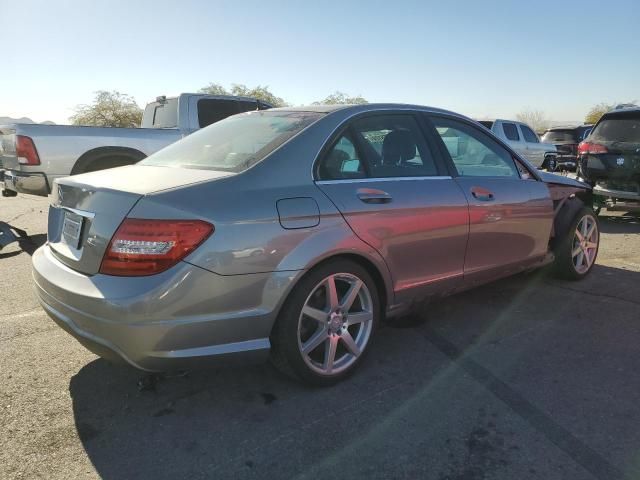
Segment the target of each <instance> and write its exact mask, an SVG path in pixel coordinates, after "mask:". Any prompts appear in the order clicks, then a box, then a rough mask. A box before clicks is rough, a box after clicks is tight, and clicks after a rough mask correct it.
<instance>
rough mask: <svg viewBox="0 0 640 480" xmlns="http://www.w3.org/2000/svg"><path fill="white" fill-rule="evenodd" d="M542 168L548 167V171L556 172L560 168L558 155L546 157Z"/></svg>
mask: <svg viewBox="0 0 640 480" xmlns="http://www.w3.org/2000/svg"><path fill="white" fill-rule="evenodd" d="M542 168H543V169H546V170H547V172H555V171H556V169H557V168H558V162H557V161H556V157H554V156H553V155H549V156H547V157H545V158H544V162H543V163H542Z"/></svg>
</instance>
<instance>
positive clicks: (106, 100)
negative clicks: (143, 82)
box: [70, 90, 142, 127]
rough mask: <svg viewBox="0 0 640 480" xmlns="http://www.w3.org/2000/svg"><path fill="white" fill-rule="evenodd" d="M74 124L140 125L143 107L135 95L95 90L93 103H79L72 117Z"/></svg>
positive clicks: (98, 125) (97, 125) (103, 125)
mask: <svg viewBox="0 0 640 480" xmlns="http://www.w3.org/2000/svg"><path fill="white" fill-rule="evenodd" d="M70 120H71V123H72V124H73V125H84V126H93V127H139V126H140V123H141V122H142V109H141V108H140V107H139V106H138V104H137V103H136V102H135V100H134V99H133V97H131V96H129V95H125V94H123V93H120V92H117V91H115V90H114V91H112V92H108V91H106V90H98V91H97V92H95V98H94V100H93V103H92V104H91V105H78V106H77V107H76V108H75V113H74V114H73V115H72V116H71V118H70Z"/></svg>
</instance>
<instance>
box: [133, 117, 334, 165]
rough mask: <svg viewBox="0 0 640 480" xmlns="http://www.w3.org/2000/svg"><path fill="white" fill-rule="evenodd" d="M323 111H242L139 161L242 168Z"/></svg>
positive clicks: (147, 163) (144, 163) (251, 163)
mask: <svg viewBox="0 0 640 480" xmlns="http://www.w3.org/2000/svg"><path fill="white" fill-rule="evenodd" d="M322 115H323V114H322V113H317V112H274V111H268V110H265V111H254V112H248V113H241V114H239V115H234V116H232V117H228V118H226V119H224V120H221V121H219V122H216V123H214V124H213V125H210V126H208V127H206V128H203V129H202V130H199V131H198V132H196V133H193V134H191V135H189V136H188V137H186V138H184V139H183V140H180V141H178V142H176V143H174V144H172V145H169V146H168V147H166V148H163V149H162V150H160V151H158V152H156V153H154V154H153V155H151V156H149V157H147V158H146V159H144V160H142V161H141V162H139V165H157V166H164V167H181V168H196V169H205V170H221V171H225V172H236V173H237V172H242V171H244V170H246V169H247V168H249V167H251V166H252V165H254V164H256V163H257V162H259V161H261V160H262V159H263V158H265V157H266V156H267V155H268V154H270V153H271V152H273V151H274V150H275V149H276V148H278V147H279V146H280V145H282V144H283V143H284V142H286V141H287V140H288V139H290V138H291V137H293V136H294V135H295V134H297V133H298V132H300V131H301V130H302V129H304V128H305V127H307V126H308V125H310V124H311V123H313V122H314V121H316V120H317V119H318V118H320V117H321V116H322Z"/></svg>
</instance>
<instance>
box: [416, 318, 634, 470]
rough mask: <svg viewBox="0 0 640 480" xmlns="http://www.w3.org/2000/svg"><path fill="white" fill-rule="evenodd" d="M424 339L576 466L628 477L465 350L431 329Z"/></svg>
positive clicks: (428, 329)
mask: <svg viewBox="0 0 640 480" xmlns="http://www.w3.org/2000/svg"><path fill="white" fill-rule="evenodd" d="M422 335H423V336H424V338H425V339H426V340H427V341H428V342H430V343H431V344H432V345H434V346H435V347H436V348H437V349H438V350H440V352H442V353H443V354H444V355H446V356H447V357H448V358H449V359H450V360H451V361H452V362H453V363H454V365H456V366H458V367H459V368H461V369H462V370H463V371H464V372H465V373H467V374H468V375H470V376H471V378H473V379H474V380H476V381H477V382H478V383H480V384H481V385H482V386H484V387H485V388H486V389H487V390H488V391H489V392H491V393H492V394H493V395H495V396H496V397H497V398H498V399H500V400H501V401H502V402H503V403H504V404H505V405H507V406H508V407H509V408H510V409H511V410H512V411H514V412H515V413H516V414H517V415H518V416H520V417H521V418H522V419H523V420H525V421H526V422H527V423H528V424H529V425H531V426H532V427H533V428H534V429H535V430H537V431H538V432H540V433H541V434H542V435H543V436H544V437H545V438H547V439H548V440H549V441H550V442H551V443H553V444H554V445H555V446H556V447H558V448H559V449H560V450H562V451H563V452H565V453H566V454H567V455H568V456H569V457H571V458H572V459H573V460H574V461H575V462H576V463H577V464H578V465H580V466H581V467H582V468H584V469H585V470H587V471H588V472H589V473H591V474H592V475H593V476H594V477H595V478H597V479H598V480H616V479H626V478H629V477H628V476H627V475H625V474H624V473H623V472H622V471H620V470H619V469H618V468H617V467H616V466H615V465H613V464H612V463H610V462H609V461H608V460H607V459H606V458H604V457H603V456H602V455H600V454H599V453H598V452H596V451H595V450H594V449H592V448H591V447H589V446H588V445H587V444H585V443H584V442H583V441H582V440H580V439H579V438H577V437H576V436H575V435H573V434H572V433H571V432H570V431H569V430H566V429H565V428H564V427H562V426H561V425H560V424H559V423H557V422H556V421H555V420H554V419H553V418H552V417H551V416H549V415H547V414H546V413H545V412H543V411H542V410H540V409H539V408H538V407H536V406H535V405H533V404H532V403H531V402H529V401H528V400H527V399H526V398H525V397H524V396H522V395H521V394H520V393H518V392H517V391H516V390H515V389H514V388H512V387H511V386H510V385H509V384H507V383H506V382H504V381H502V380H501V379H499V378H498V377H497V376H495V375H494V374H493V373H491V371H490V370H488V369H487V368H485V367H483V366H482V365H480V364H479V363H477V362H475V361H474V360H472V359H470V358H469V357H468V353H467V352H465V350H462V349H460V348H458V347H457V346H456V345H454V344H453V343H452V342H450V341H449V340H448V339H447V338H445V337H444V336H442V335H440V334H439V333H438V332H436V331H435V330H434V329H432V328H430V327H427V328H426V329H425V330H424V331H422Z"/></svg>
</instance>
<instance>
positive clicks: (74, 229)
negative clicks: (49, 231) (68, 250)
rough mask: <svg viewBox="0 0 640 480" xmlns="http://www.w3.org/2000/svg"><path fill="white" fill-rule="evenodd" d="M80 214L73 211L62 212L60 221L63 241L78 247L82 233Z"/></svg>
mask: <svg viewBox="0 0 640 480" xmlns="http://www.w3.org/2000/svg"><path fill="white" fill-rule="evenodd" d="M83 220H84V219H83V218H82V216H80V215H78V214H77V213H73V212H64V221H63V222H62V237H63V238H64V241H65V242H66V243H67V244H69V245H70V246H72V247H73V248H78V246H79V245H80V235H81V234H82V221H83Z"/></svg>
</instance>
